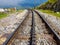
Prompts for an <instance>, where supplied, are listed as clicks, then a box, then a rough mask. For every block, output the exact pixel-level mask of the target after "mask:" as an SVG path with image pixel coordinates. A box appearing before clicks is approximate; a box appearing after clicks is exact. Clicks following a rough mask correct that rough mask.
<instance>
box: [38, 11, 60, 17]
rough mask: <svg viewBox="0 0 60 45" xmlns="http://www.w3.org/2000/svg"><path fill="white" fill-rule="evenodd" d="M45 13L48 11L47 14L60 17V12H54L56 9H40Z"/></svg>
mask: <svg viewBox="0 0 60 45" xmlns="http://www.w3.org/2000/svg"><path fill="white" fill-rule="evenodd" d="M39 11H41V12H43V13H47V14H50V15H53V16H56V17H60V12H59V13H57V12H54V11H51V10H39Z"/></svg>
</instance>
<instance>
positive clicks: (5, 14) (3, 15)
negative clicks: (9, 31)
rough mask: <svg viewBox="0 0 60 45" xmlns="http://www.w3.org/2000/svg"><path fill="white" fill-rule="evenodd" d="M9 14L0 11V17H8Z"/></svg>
mask: <svg viewBox="0 0 60 45" xmlns="http://www.w3.org/2000/svg"><path fill="white" fill-rule="evenodd" d="M7 16H8V14H7V13H3V12H2V13H1V12H0V19H2V18H5V17H7Z"/></svg>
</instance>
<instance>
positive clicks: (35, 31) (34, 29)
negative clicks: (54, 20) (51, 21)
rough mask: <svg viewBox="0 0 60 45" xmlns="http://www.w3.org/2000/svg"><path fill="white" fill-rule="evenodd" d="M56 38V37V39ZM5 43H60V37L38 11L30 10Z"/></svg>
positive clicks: (35, 44)
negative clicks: (52, 30) (59, 37)
mask: <svg viewBox="0 0 60 45" xmlns="http://www.w3.org/2000/svg"><path fill="white" fill-rule="evenodd" d="M55 38H56V39H55ZM5 45H60V44H59V39H57V37H55V34H54V32H51V29H50V27H49V25H48V24H46V22H45V21H44V20H43V19H42V17H40V14H39V13H37V12H36V11H32V10H31V11H30V13H29V15H28V16H27V17H26V19H25V20H24V21H23V22H22V24H21V26H19V28H18V29H17V31H16V32H15V33H14V35H13V36H12V37H11V38H10V40H9V41H8V42H7V43H6V44H5Z"/></svg>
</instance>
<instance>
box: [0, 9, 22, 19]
mask: <svg viewBox="0 0 60 45" xmlns="http://www.w3.org/2000/svg"><path fill="white" fill-rule="evenodd" d="M16 12H23V10H17V11H16ZM16 12H8V13H4V12H0V19H2V18H5V17H7V16H9V14H12V13H16Z"/></svg>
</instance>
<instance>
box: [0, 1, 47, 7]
mask: <svg viewBox="0 0 60 45" xmlns="http://www.w3.org/2000/svg"><path fill="white" fill-rule="evenodd" d="M34 1H35V5H36V6H37V5H40V4H41V3H43V2H46V1H47V0H0V8H3V7H33V5H34Z"/></svg>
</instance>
